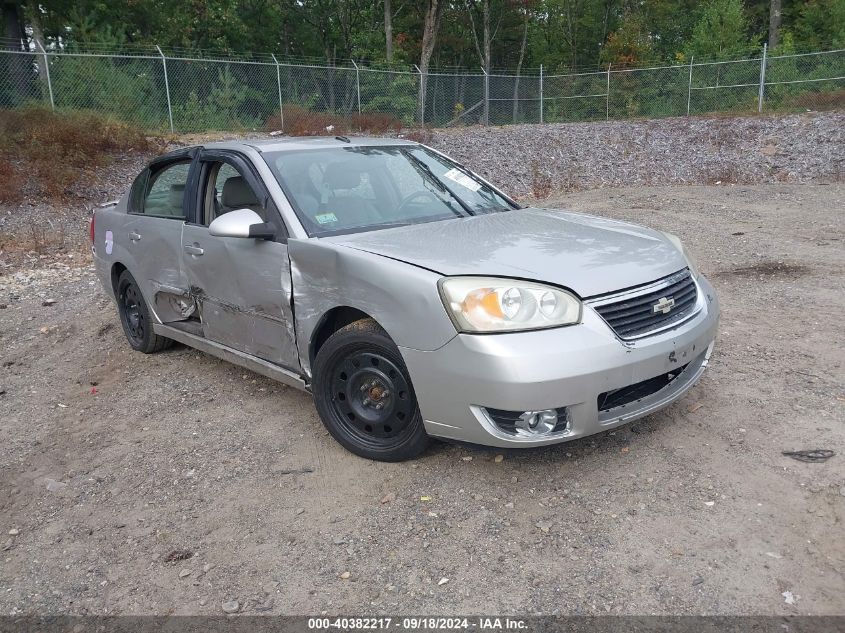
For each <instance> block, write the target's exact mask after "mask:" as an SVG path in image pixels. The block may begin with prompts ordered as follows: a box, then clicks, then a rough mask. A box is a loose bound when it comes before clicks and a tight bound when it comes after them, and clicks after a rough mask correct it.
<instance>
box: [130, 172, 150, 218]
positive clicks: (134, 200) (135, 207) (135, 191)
mask: <svg viewBox="0 0 845 633" xmlns="http://www.w3.org/2000/svg"><path fill="white" fill-rule="evenodd" d="M149 176H150V170H149V169H145V170H144V171H142V172H141V173H140V174H138V177H137V178H136V179H135V182H133V183H132V188H131V189H130V190H129V203H128V204H127V210H128V211H129V213H143V212H144V191H146V188H147V178H149Z"/></svg>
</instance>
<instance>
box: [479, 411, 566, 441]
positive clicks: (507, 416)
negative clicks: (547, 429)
mask: <svg viewBox="0 0 845 633" xmlns="http://www.w3.org/2000/svg"><path fill="white" fill-rule="evenodd" d="M484 410H485V411H486V412H487V415H488V416H490V419H491V420H493V422H494V423H495V424H496V426H498V427H499V428H500V429H501V430H502V431H504V432H505V433H508V434H510V435H516V422H517V420H519V416H520V415H522V414H523V413H524V411H505V410H503V409H490V408H489V407H487V408H485V409H484ZM556 411H557V424H556V425H555V428H554V430H553V431H552V433H559V432H561V431H565V430H566V429H567V427H568V426H569V417H568V414H567V411H566V407H560V408H559V409H556Z"/></svg>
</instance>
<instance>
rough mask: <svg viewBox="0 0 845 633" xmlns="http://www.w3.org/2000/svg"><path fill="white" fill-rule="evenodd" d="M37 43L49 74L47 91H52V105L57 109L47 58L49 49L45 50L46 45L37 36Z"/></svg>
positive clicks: (45, 70)
mask: <svg viewBox="0 0 845 633" xmlns="http://www.w3.org/2000/svg"><path fill="white" fill-rule="evenodd" d="M35 43H36V44H38V48H40V49H41V54H42V55H44V73H45V75H47V92H48V93H50V107H51V108H52V109H53V110H55V109H56V104H55V102H54V101H53V82H52V81H51V80H50V60H49V59H47V51H45V50H44V45H43V44H41V41H40V40H39V39H38V38H36V40H35Z"/></svg>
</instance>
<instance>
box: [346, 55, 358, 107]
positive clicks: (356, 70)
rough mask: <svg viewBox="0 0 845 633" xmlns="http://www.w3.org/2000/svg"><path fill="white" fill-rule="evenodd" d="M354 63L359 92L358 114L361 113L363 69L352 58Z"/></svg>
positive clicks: (356, 86)
mask: <svg viewBox="0 0 845 633" xmlns="http://www.w3.org/2000/svg"><path fill="white" fill-rule="evenodd" d="M349 61H351V62H352V65H353V66H355V90H356V91H357V92H358V114H359V115H360V114H361V71H360V69H359V68H358V64H356V63H355V60H354V59H350V60H349Z"/></svg>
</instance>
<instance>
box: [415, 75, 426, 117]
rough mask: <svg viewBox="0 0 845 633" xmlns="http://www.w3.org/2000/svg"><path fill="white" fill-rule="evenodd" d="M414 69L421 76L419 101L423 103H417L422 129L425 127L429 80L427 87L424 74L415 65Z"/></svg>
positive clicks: (418, 93)
mask: <svg viewBox="0 0 845 633" xmlns="http://www.w3.org/2000/svg"><path fill="white" fill-rule="evenodd" d="M414 68H416V69H417V72H418V73H419V74H420V90H419V91H418V92H417V101H418V102H419V101H420V100H421V101H422V102H421V103H417V107H418V109H419V112H420V127H425V96H426V95H425V93H426V90H428V79H427V78H426V79H425V86H423V72H422V71H421V70H420V67H419V66H417V65H416V64H414Z"/></svg>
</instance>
